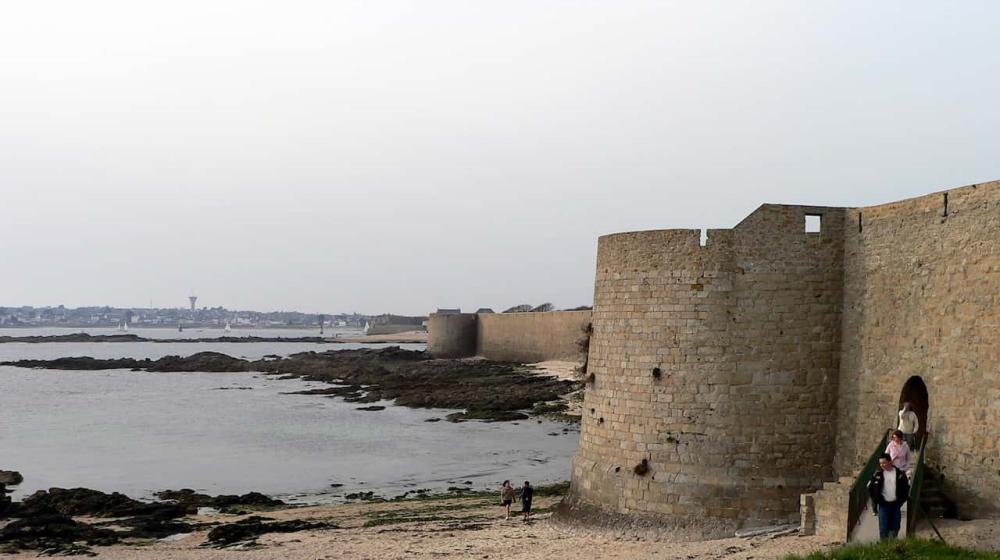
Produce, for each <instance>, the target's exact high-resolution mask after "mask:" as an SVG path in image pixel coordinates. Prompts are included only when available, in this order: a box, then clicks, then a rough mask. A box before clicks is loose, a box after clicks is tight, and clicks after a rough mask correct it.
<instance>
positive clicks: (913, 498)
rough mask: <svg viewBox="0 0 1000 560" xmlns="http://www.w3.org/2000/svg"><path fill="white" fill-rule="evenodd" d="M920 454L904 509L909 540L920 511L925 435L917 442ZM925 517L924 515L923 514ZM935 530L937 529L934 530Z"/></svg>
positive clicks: (915, 526)
mask: <svg viewBox="0 0 1000 560" xmlns="http://www.w3.org/2000/svg"><path fill="white" fill-rule="evenodd" d="M917 445H918V446H919V447H920V453H918V454H917V467H916V468H915V469H914V470H913V480H911V481H910V497H909V500H908V502H907V503H908V504H909V505H908V506H907V507H906V537H907V538H911V537H912V536H913V533H914V531H915V530H916V528H917V512H919V511H920V510H921V506H920V490H921V488H923V485H924V455H925V454H926V453H927V434H924V437H923V439H922V440H921V441H919V442H917ZM925 515H926V514H925ZM935 530H937V529H935Z"/></svg>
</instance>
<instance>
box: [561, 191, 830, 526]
mask: <svg viewBox="0 0 1000 560" xmlns="http://www.w3.org/2000/svg"><path fill="white" fill-rule="evenodd" d="M806 213H810V214H816V215H820V216H822V220H823V228H822V231H821V232H820V233H816V234H807V233H805V232H804V221H805V215H806ZM842 224H843V210H841V209H835V208H819V207H816V208H810V207H795V206H776V205H766V206H762V207H761V208H760V209H759V210H757V211H756V212H754V213H753V214H752V215H751V216H749V217H748V218H747V219H746V220H744V221H743V222H742V223H741V224H739V225H738V226H736V227H735V228H733V229H732V230H711V231H710V232H709V233H708V239H707V243H706V245H705V246H700V245H699V232H698V230H662V231H647V232H635V233H624V234H616V235H608V236H604V237H602V238H601V239H600V241H599V243H598V257H597V279H596V282H595V288H594V318H593V329H594V334H593V337H592V339H591V347H590V357H589V372H590V373H591V374H593V381H592V382H591V384H590V387H588V390H587V391H586V397H585V400H584V414H583V424H582V434H581V442H580V450H579V452H578V454H577V456H576V457H575V460H574V463H573V476H572V478H573V486H572V490H571V497H572V500H573V501H575V502H576V504H575V505H576V506H577V507H580V506H588V505H590V506H597V507H599V508H602V509H607V510H609V511H610V512H613V513H618V514H640V515H642V516H645V517H647V518H648V520H649V521H651V522H652V523H653V524H655V525H657V526H662V527H665V528H667V529H672V530H675V531H677V532H679V533H681V534H683V535H687V536H690V537H691V538H701V537H705V536H717V535H722V534H731V532H732V531H733V530H734V529H736V528H737V527H738V526H740V525H742V524H767V523H774V522H786V521H791V520H792V519H793V518H794V517H795V516H797V504H798V499H799V494H800V493H802V492H803V491H805V490H806V489H808V488H810V487H811V486H812V485H814V484H815V483H816V482H817V481H819V480H822V479H824V478H827V477H829V476H830V474H831V472H832V470H831V464H832V461H833V447H832V441H831V439H832V434H833V430H834V428H833V425H834V419H835V404H836V403H835V399H836V391H837V368H838V363H839V355H838V350H839V345H838V342H839V326H840V319H841V318H840V304H841V299H842V290H841V287H842V276H841V272H840V271H841V266H840V264H841V258H842V253H843V251H842V231H841V227H842ZM643 460H645V461H646V464H647V469H648V472H645V473H640V474H637V473H636V467H637V466H639V465H641V464H642V461H643ZM639 469H640V470H642V467H639ZM789 504H792V505H796V507H790V505H789Z"/></svg>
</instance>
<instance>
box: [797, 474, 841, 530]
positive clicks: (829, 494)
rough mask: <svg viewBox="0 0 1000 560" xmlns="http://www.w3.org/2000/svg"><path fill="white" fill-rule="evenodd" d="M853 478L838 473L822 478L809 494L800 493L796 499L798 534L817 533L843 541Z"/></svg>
mask: <svg viewBox="0 0 1000 560" xmlns="http://www.w3.org/2000/svg"><path fill="white" fill-rule="evenodd" d="M853 485H854V479H853V478H851V477H849V476H844V477H841V478H840V479H839V480H836V481H833V482H824V483H823V487H822V488H820V489H819V490H817V491H816V492H813V493H812V494H802V496H801V498H800V501H799V534H800V535H818V536H821V537H825V538H828V539H833V540H836V541H839V542H847V537H848V535H847V512H848V506H849V504H850V493H851V486H853Z"/></svg>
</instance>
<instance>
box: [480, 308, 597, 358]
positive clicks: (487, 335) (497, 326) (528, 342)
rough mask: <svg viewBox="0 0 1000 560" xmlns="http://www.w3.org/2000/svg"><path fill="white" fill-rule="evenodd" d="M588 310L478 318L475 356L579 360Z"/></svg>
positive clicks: (494, 315)
mask: <svg viewBox="0 0 1000 560" xmlns="http://www.w3.org/2000/svg"><path fill="white" fill-rule="evenodd" d="M589 323H590V311H549V312H545V313H484V314H481V315H479V318H478V336H477V344H476V354H477V355H479V356H483V357H485V358H489V359H491V360H501V361H510V362H527V363H531V362H543V361H546V360H566V361H582V359H583V353H582V352H581V349H580V344H579V343H580V341H581V340H582V339H584V338H585V337H586V336H587V334H586V329H587V325H588V324H589Z"/></svg>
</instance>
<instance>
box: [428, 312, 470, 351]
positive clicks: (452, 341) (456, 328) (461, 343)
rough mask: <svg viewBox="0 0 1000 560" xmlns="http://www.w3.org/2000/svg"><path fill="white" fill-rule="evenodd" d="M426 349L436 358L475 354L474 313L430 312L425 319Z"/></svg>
mask: <svg viewBox="0 0 1000 560" xmlns="http://www.w3.org/2000/svg"><path fill="white" fill-rule="evenodd" d="M427 351H428V352H429V353H430V354H431V355H433V356H434V357H436V358H467V357H469V356H474V355H475V354H476V314H475V313H454V314H439V313H432V314H431V316H430V317H428V319H427Z"/></svg>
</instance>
